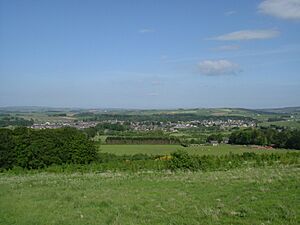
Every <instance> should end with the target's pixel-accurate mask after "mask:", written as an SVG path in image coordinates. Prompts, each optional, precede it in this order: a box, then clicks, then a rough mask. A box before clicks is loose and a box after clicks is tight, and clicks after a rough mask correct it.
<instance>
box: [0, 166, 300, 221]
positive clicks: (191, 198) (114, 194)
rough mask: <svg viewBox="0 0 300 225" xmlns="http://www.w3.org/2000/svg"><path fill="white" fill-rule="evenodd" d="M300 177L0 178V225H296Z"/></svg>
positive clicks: (253, 171) (286, 173)
mask: <svg viewBox="0 0 300 225" xmlns="http://www.w3.org/2000/svg"><path fill="white" fill-rule="evenodd" d="M299 176H300V169H299V168H297V167H294V166H278V167H265V168H243V169H234V170H229V171H216V172H194V173H191V172H190V173H184V172H176V173H170V172H150V171H149V172H140V173H128V172H124V173H109V172H107V173H83V174H79V173H77V174H76V173H75V174H64V173H58V174H53V173H36V174H27V175H26V174H25V175H24V174H23V175H11V174H0V198H1V201H0V215H1V216H0V224H3V225H7V224H18V225H32V224H64V225H68V224H70V225H76V224H122V225H126V224H139V225H142V224H147V225H149V224H187V225H190V224H205V225H206V224H249V225H250V224H297V223H298V222H299V215H300V199H299V196H300V189H299V184H300V183H299V179H298V178H299Z"/></svg>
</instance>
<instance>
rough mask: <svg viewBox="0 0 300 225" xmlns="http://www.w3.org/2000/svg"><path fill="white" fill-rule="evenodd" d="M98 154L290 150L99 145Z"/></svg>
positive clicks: (212, 153) (280, 150) (210, 146)
mask: <svg viewBox="0 0 300 225" xmlns="http://www.w3.org/2000/svg"><path fill="white" fill-rule="evenodd" d="M98 149H99V151H100V152H107V153H112V154H116V155H124V154H125V155H133V154H149V155H169V154H171V153H172V152H175V151H177V150H186V151H188V152H189V153H190V154H196V155H225V154H229V153H234V154H242V153H244V152H254V153H285V152H287V151H289V152H291V150H286V149H257V148H254V147H248V146H240V145H228V144H221V145H218V146H212V145H203V146H201V145H199V146H190V147H187V148H184V147H182V146H180V145H99V146H98Z"/></svg>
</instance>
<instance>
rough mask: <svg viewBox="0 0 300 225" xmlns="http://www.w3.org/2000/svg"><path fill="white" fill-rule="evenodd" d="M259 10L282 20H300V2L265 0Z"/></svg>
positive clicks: (297, 0) (293, 0)
mask: <svg viewBox="0 0 300 225" xmlns="http://www.w3.org/2000/svg"><path fill="white" fill-rule="evenodd" d="M258 10H259V11H260V12H261V13H265V14H267V15H271V16H274V17H278V18H280V19H291V20H300V0H265V1H263V2H262V3H260V4H259V6H258Z"/></svg>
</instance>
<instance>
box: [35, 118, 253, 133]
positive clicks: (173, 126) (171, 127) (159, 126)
mask: <svg viewBox="0 0 300 225" xmlns="http://www.w3.org/2000/svg"><path fill="white" fill-rule="evenodd" d="M98 123H111V124H115V123H119V124H122V125H125V124H126V125H127V126H129V127H130V129H131V130H135V131H154V130H162V131H171V132H176V131H178V130H179V129H191V128H200V127H214V126H216V127H219V128H221V129H225V128H233V127H255V126H256V123H255V122H254V121H248V120H232V119H228V120H194V121H177V122H170V121H169V122H153V121H140V122H128V121H118V120H106V121H101V122H99V121H76V122H74V121H61V122H45V123H35V124H33V125H32V126H30V127H31V128H34V129H46V128H50V129H51V128H52V129H53V128H60V127H75V128H78V129H84V128H89V127H95V126H96V125H97V124H98Z"/></svg>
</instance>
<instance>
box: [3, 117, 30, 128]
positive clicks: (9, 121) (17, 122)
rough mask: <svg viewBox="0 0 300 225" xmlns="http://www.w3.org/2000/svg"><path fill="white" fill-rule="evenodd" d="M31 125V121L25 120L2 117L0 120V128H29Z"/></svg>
mask: <svg viewBox="0 0 300 225" xmlns="http://www.w3.org/2000/svg"><path fill="white" fill-rule="evenodd" d="M32 124H33V120H25V119H23V118H20V117H14V116H4V117H2V118H0V127H7V126H31V125H32Z"/></svg>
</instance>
